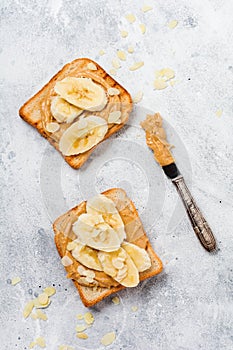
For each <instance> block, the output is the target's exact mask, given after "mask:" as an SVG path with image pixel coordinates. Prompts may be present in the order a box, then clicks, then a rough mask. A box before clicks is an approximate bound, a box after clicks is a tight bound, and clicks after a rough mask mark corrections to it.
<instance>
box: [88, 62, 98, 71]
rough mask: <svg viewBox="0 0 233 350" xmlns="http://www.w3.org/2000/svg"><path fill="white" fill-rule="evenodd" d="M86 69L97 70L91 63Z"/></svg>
mask: <svg viewBox="0 0 233 350" xmlns="http://www.w3.org/2000/svg"><path fill="white" fill-rule="evenodd" d="M87 69H89V70H97V67H96V65H95V64H94V63H93V62H90V63H88V64H87Z"/></svg>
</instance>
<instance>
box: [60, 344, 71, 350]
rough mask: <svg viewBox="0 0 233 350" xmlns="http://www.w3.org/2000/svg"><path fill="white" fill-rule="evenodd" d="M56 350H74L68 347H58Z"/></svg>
mask: <svg viewBox="0 0 233 350" xmlns="http://www.w3.org/2000/svg"><path fill="white" fill-rule="evenodd" d="M58 350H74V348H73V347H72V346H69V345H59V348H58Z"/></svg>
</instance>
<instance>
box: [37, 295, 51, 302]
mask: <svg viewBox="0 0 233 350" xmlns="http://www.w3.org/2000/svg"><path fill="white" fill-rule="evenodd" d="M48 300H49V297H48V294H46V293H41V294H40V295H39V296H38V301H39V303H40V304H41V305H46V304H47V303H48Z"/></svg>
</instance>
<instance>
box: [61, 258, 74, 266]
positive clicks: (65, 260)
mask: <svg viewBox="0 0 233 350" xmlns="http://www.w3.org/2000/svg"><path fill="white" fill-rule="evenodd" d="M61 262H62V265H63V266H70V265H72V264H73V261H72V260H71V259H70V258H69V257H68V256H67V255H65V256H63V258H62V259H61Z"/></svg>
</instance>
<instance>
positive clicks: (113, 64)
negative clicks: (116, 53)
mask: <svg viewBox="0 0 233 350" xmlns="http://www.w3.org/2000/svg"><path fill="white" fill-rule="evenodd" d="M112 66H113V67H114V68H115V69H119V68H121V64H120V62H119V61H118V60H117V59H116V58H114V59H113V60H112Z"/></svg>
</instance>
